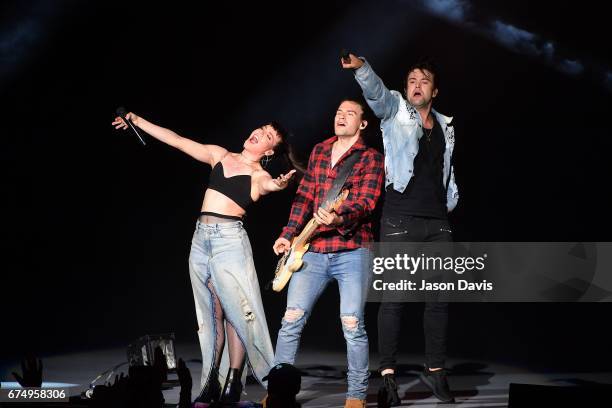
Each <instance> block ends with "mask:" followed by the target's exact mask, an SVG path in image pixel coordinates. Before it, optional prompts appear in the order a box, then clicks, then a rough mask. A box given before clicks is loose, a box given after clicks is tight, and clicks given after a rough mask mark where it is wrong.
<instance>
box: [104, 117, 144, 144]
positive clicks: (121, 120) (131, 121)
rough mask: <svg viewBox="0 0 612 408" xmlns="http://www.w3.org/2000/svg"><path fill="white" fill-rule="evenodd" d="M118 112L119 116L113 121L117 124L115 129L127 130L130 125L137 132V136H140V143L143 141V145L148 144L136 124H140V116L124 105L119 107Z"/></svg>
mask: <svg viewBox="0 0 612 408" xmlns="http://www.w3.org/2000/svg"><path fill="white" fill-rule="evenodd" d="M116 113H117V117H116V118H115V120H114V121H113V123H112V124H113V125H114V126H115V129H123V130H125V129H127V128H128V127H129V128H131V129H132V131H133V132H134V133H135V134H136V137H138V140H140V143H142V145H143V146H146V145H147V144H146V143H145V141H144V139H143V138H142V136H140V133H139V132H138V130H137V129H136V126H138V119H139V117H138V116H136V115H135V114H133V113H132V112H129V113H128V112H127V111H126V109H125V108H124V107H119V108H117V112H116ZM135 125H136V126H135Z"/></svg>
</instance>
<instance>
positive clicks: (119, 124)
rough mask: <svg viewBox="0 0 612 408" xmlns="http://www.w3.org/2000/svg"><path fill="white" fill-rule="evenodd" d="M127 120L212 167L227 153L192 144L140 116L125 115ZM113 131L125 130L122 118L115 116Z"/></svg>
mask: <svg viewBox="0 0 612 408" xmlns="http://www.w3.org/2000/svg"><path fill="white" fill-rule="evenodd" d="M126 117H127V119H129V120H131V121H132V123H133V124H134V125H135V126H138V127H139V128H140V129H142V130H144V131H145V132H147V133H148V134H149V135H151V136H153V137H154V138H156V139H157V140H159V141H161V142H164V143H166V144H168V145H170V146H172V147H176V148H177V149H179V150H181V151H182V152H185V153H187V154H188V155H189V156H191V157H193V158H194V159H196V160H199V161H201V162H204V163H208V164H210V165H211V166H214V165H215V163H217V162H218V161H219V160H221V158H222V157H223V156H224V155H225V154H226V153H227V150H226V149H224V148H223V147H221V146H217V145H206V144H202V143H198V142H194V141H193V140H191V139H187V138H186V137H183V136H181V135H179V134H177V133H176V132H174V131H172V130H170V129H166V128H164V127H161V126H158V125H156V124H154V123H151V122H149V121H148V120H146V119H144V118H141V117H140V116H138V115H136V114H134V113H132V112H130V113H128V114H127V115H126ZM112 124H113V125H114V126H115V129H124V130H125V129H127V128H128V125H127V123H125V121H124V120H123V118H121V117H119V116H117V117H116V118H115V120H114V121H113V123H112Z"/></svg>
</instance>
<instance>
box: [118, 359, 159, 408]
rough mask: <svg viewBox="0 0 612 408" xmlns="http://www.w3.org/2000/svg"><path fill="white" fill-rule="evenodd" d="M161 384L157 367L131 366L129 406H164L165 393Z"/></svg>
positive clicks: (148, 407) (133, 407)
mask: <svg viewBox="0 0 612 408" xmlns="http://www.w3.org/2000/svg"><path fill="white" fill-rule="evenodd" d="M164 364H165V362H164ZM161 385H162V380H161V376H160V374H159V370H158V369H156V368H155V367H150V366H132V367H130V370H129V374H128V398H127V406H128V407H130V408H135V407H147V408H150V407H161V406H163V404H164V395H163V394H162V391H161Z"/></svg>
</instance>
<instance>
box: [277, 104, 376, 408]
mask: <svg viewBox="0 0 612 408" xmlns="http://www.w3.org/2000/svg"><path fill="white" fill-rule="evenodd" d="M364 112H365V110H364V105H363V104H362V103H361V102H358V101H355V100H344V101H342V103H341V104H340V106H339V107H338V110H337V112H336V117H335V120H334V131H335V133H336V135H335V136H334V137H332V138H329V139H327V140H325V141H324V142H321V143H319V144H317V145H316V146H315V147H314V149H313V151H312V153H311V154H310V159H309V160H308V169H307V171H306V173H305V174H304V177H303V179H302V181H301V182H300V186H299V187H298V190H297V193H296V197H295V199H294V200H293V205H292V207H291V213H290V216H289V222H288V223H287V226H286V227H285V228H284V229H283V231H282V233H281V236H280V237H279V238H278V239H277V240H276V242H275V243H274V252H275V253H276V254H280V253H283V252H285V251H287V250H288V249H289V248H290V246H291V244H290V241H289V240H290V239H291V238H293V237H295V236H297V235H298V234H299V233H300V232H301V230H302V228H303V227H304V226H305V225H306V224H307V223H308V221H309V219H310V218H311V217H314V218H315V219H316V220H317V222H318V223H319V224H320V226H319V228H318V229H317V232H316V233H315V236H314V237H313V239H312V241H311V244H310V248H309V251H308V252H307V253H306V254H305V255H304V258H303V260H304V263H305V265H304V266H303V267H302V269H301V270H300V271H299V272H297V273H295V274H294V275H293V277H292V279H291V281H290V283H289V291H288V294H287V310H286V312H285V315H284V317H283V320H282V327H281V329H280V331H279V333H278V341H277V343H276V353H275V358H274V360H275V364H280V363H289V364H293V363H294V361H295V355H296V353H297V349H298V346H299V341H300V336H301V334H302V330H303V329H304V325H305V324H306V320H307V319H308V317H309V316H310V312H311V311H312V308H313V306H314V304H315V302H316V301H317V299H318V298H319V295H320V294H321V292H323V290H324V289H325V287H326V286H327V284H328V283H329V282H330V281H331V280H332V279H335V280H336V281H337V282H338V289H339V291H340V320H341V322H342V330H343V332H344V338H345V340H346V344H347V358H348V392H347V395H346V404H345V407H351V408H352V407H359V408H361V407H365V398H366V395H367V389H368V376H369V368H368V353H369V348H368V335H367V333H366V331H365V323H364V321H363V309H364V305H365V300H366V295H367V290H368V283H369V271H368V269H367V268H366V267H365V266H366V262H367V261H368V259H369V257H370V252H369V250H368V248H367V246H368V243H369V242H371V241H372V240H373V236H372V220H371V218H370V215H371V213H372V211H373V210H374V207H375V206H376V202H377V200H378V197H379V196H380V192H381V188H382V183H383V178H384V177H383V176H384V165H383V163H384V162H383V156H382V155H381V154H380V153H379V152H377V151H376V150H374V149H372V148H368V147H366V145H365V144H364V142H363V140H362V138H361V132H362V131H363V130H364V129H365V127H366V126H367V121H366V120H364V118H363V115H364ZM353 154H358V155H360V158H359V160H358V161H357V162H356V164H355V165H354V166H353V170H352V171H351V173H350V176H349V177H348V180H347V182H346V184H345V185H348V186H349V188H350V193H349V195H348V197H347V199H346V200H345V202H344V203H343V204H342V205H341V206H340V207H339V208H338V210H337V211H335V212H334V211H331V212H330V211H326V210H325V209H323V208H321V207H320V206H321V204H322V202H323V200H325V195H326V194H327V192H328V191H329V190H330V189H331V187H332V184H333V181H334V179H335V178H336V176H337V173H338V169H339V168H340V167H341V166H342V163H343V162H344V161H345V160H346V158H347V157H348V156H350V155H353Z"/></svg>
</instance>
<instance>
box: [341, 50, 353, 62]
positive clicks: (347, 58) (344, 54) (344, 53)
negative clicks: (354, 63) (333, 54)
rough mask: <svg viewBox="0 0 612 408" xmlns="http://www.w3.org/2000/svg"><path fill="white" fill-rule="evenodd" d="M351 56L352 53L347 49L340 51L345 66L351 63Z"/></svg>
mask: <svg viewBox="0 0 612 408" xmlns="http://www.w3.org/2000/svg"><path fill="white" fill-rule="evenodd" d="M349 54H350V51H349V50H347V49H346V48H343V49H342V50H340V58H342V60H343V61H344V63H345V64H348V63H350V62H351V57H350V55H349Z"/></svg>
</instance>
